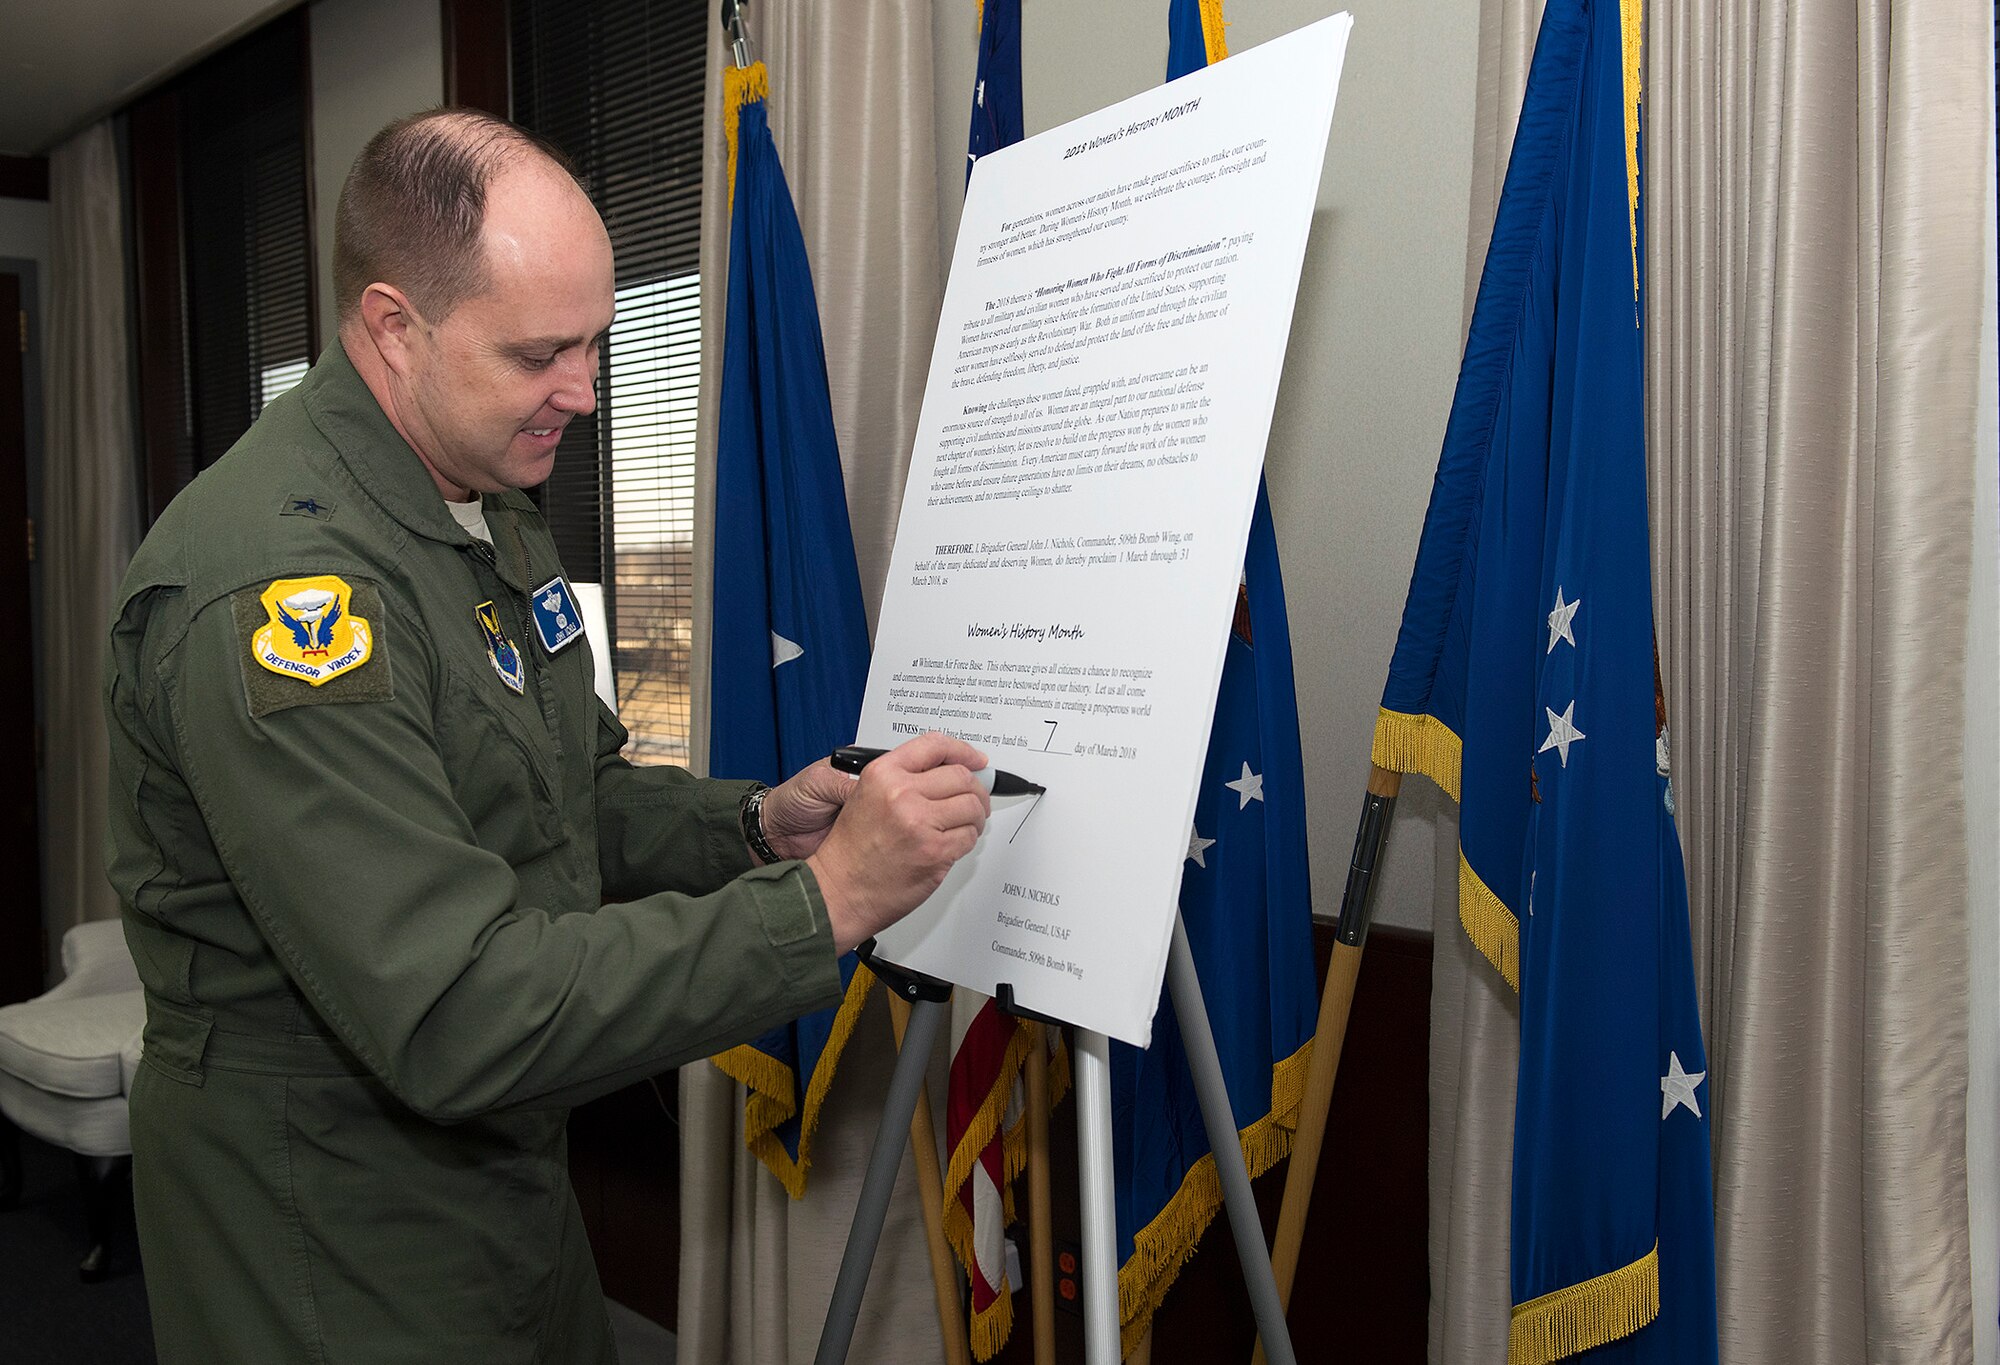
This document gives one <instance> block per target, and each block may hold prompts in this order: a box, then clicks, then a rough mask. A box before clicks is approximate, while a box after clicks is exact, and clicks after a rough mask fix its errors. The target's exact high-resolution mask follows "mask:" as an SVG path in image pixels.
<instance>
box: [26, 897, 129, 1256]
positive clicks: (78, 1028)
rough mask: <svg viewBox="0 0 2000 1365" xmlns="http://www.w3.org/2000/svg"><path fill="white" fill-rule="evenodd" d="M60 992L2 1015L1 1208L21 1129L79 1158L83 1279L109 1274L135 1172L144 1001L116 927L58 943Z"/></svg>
mask: <svg viewBox="0 0 2000 1365" xmlns="http://www.w3.org/2000/svg"><path fill="white" fill-rule="evenodd" d="M62 965H63V979H62V982H61V984H59V985H57V986H56V987H54V988H53V989H51V990H49V991H47V992H46V993H44V994H42V995H38V996H36V997H35V998H34V999H33V1000H24V1001H22V1002H21V1003H20V1004H18V1005H7V1006H5V1007H0V1209H6V1208H12V1207H13V1206H14V1205H15V1204H16V1203H18V1202H19V1200H20V1194H21V1150H20V1135H19V1134H20V1131H26V1132H28V1133H30V1134H32V1135H34V1136H35V1137H37V1138H40V1139H41V1140H42V1141H44V1142H47V1143H50V1144H52V1145H54V1146H57V1147H65V1148H67V1149H69V1150H70V1151H71V1152H73V1153H75V1154H76V1169H77V1178H78V1180H79V1181H80V1182H81V1184H82V1186H83V1196H84V1214H85V1219H86V1221H87V1223H88V1230H89V1233H90V1250H89V1252H88V1253H87V1254H86V1255H85V1256H84V1258H83V1261H82V1263H81V1264H80V1265H79V1266H78V1268H77V1273H78V1274H79V1275H81V1276H82V1278H83V1279H84V1280H86V1281H95V1280H101V1279H103V1278H105V1276H106V1275H107V1274H109V1273H110V1264H109V1253H108V1251H107V1249H106V1239H107V1237H108V1236H109V1234H110V1230H111V1226H112V1222H113V1218H114V1215H115V1214H116V1212H117V1210H119V1209H120V1208H121V1207H122V1204H123V1193H124V1190H125V1189H126V1188H127V1187H128V1186H129V1182H130V1180H131V1173H132V1136H131V1124H130V1121H129V1119H128V1117H127V1112H126V1098H125V1097H126V1096H127V1095H128V1094H129V1093H130V1091H131V1077H132V1069H133V1067H134V1066H135V1065H136V1063H137V1060H138V1055H139V1043H140V1038H141V1035H142V1034H143V1033H144V1032H145V1027H146V996H145V992H144V991H142V990H141V989H140V988H139V974H138V972H137V970H136V969H135V968H134V967H133V965H132V954H131V952H130V951H129V950H128V949H127V948H126V946H125V930H124V926H123V925H121V924H120V923H118V922H117V921H116V920H108V921H101V922H96V923H91V924H79V925H77V926H76V927H75V928H73V929H71V930H70V931H69V932H68V933H66V934H64V935H63V943H62Z"/></svg>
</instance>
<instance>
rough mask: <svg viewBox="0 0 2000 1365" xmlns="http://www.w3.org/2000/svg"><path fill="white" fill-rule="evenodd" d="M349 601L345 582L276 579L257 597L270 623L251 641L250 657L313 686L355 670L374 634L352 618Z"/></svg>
mask: <svg viewBox="0 0 2000 1365" xmlns="http://www.w3.org/2000/svg"><path fill="white" fill-rule="evenodd" d="M352 598H353V591H352V589H350V588H349V587H348V586H347V581H346V580H345V579H342V578H336V577H334V576H333V575H332V574H320V575H318V576H316V577H313V578H281V579H279V580H278V581H277V582H275V583H273V584H272V585H271V586H270V587H268V588H266V589H264V591H263V593H262V594H261V595H260V596H259V598H258V600H259V601H260V602H262V603H263V604H264V610H265V611H266V612H267V613H268V614H269V616H270V621H269V624H267V625H265V626H263V627H262V628H261V629H259V630H258V631H257V633H256V634H255V635H254V636H252V637H251V640H250V653H251V656H252V657H253V658H255V659H256V660H257V662H258V663H259V664H261V665H262V666H263V667H265V668H267V669H269V670H270V671H271V672H273V673H276V674H277V675H278V676H280V677H284V678H295V679H297V680H298V681H300V682H304V683H309V684H311V685H312V686H314V687H318V686H320V685H321V684H322V683H326V682H330V681H332V680H333V679H335V678H337V677H339V676H340V675H341V674H343V673H348V672H352V671H353V670H354V669H357V668H359V667H361V665H363V664H365V663H367V662H368V659H369V656H370V655H371V654H373V653H374V649H375V643H374V634H373V632H372V631H371V630H370V629H369V623H368V621H367V620H366V619H365V618H363V617H359V616H356V615H354V613H353V610H352V606H353V603H352Z"/></svg>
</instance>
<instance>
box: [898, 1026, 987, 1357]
mask: <svg viewBox="0 0 2000 1365" xmlns="http://www.w3.org/2000/svg"><path fill="white" fill-rule="evenodd" d="M887 994H888V997H889V1022H890V1024H891V1025H892V1026H893V1027H894V1028H895V1030H896V1048H897V1050H898V1051H901V1050H902V1046H903V1034H904V1033H905V1032H907V1031H908V1029H909V1027H910V1006H909V1003H908V1002H907V1001H905V1000H904V999H903V998H902V997H901V996H899V995H897V994H896V993H895V992H894V991H888V992H887ZM910 1151H911V1153H912V1154H913V1155H914V1156H915V1157H916V1164H917V1197H918V1199H919V1200H920V1201H921V1202H922V1204H923V1208H924V1240H925V1242H926V1243H927V1244H928V1245H929V1248H930V1255H931V1287H932V1289H933V1290H935V1291H936V1293H937V1314H938V1330H939V1332H940V1333H941V1334H942V1335H943V1337H944V1358H945V1360H946V1361H947V1362H949V1363H950V1365H972V1345H971V1342H970V1341H969V1340H968V1339H967V1336H966V1326H965V1305H964V1304H963V1303H962V1302H960V1300H959V1296H958V1266H957V1264H956V1263H955V1262H954V1261H953V1260H952V1258H951V1247H950V1246H949V1245H947V1244H946V1242H945V1240H944V1173H943V1171H941V1170H940V1169H939V1168H938V1153H937V1130H936V1128H935V1127H934V1126H933V1125H932V1123H931V1098H930V1087H929V1086H925V1087H924V1088H923V1089H922V1090H919V1091H918V1092H917V1110H916V1113H914V1114H912V1115H911V1116H910Z"/></svg>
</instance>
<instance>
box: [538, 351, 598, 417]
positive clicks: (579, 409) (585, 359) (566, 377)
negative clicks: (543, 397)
mask: <svg viewBox="0 0 2000 1365" xmlns="http://www.w3.org/2000/svg"><path fill="white" fill-rule="evenodd" d="M556 363H557V365H558V366H560V367H561V368H560V370H559V372H558V374H557V377H556V379H557V382H556V391H555V392H554V393H552V394H550V395H549V406H550V407H552V408H558V409H560V410H561V411H563V412H568V413H574V414H576V415H577V416H579V417H588V416H589V415H590V414H591V413H593V412H595V411H596V410H597V350H596V348H595V347H592V348H591V349H589V350H587V351H578V352H576V353H574V354H569V355H565V356H563V357H562V358H561V359H560V360H558V361H557V362H556Z"/></svg>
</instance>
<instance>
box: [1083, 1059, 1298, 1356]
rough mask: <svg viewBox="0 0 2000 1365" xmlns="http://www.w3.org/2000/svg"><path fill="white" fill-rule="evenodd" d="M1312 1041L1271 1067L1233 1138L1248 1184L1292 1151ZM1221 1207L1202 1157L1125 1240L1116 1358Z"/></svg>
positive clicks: (1137, 1334)
mask: <svg viewBox="0 0 2000 1365" xmlns="http://www.w3.org/2000/svg"><path fill="white" fill-rule="evenodd" d="M1312 1047H1313V1045H1312V1039H1310V1038H1308V1039H1307V1040H1306V1041H1305V1043H1304V1044H1303V1045H1301V1046H1300V1048H1299V1050H1298V1051H1297V1052H1294V1053H1293V1054H1292V1055H1291V1056H1289V1057H1286V1058H1285V1059H1284V1060H1282V1061H1279V1062H1277V1063H1274V1064H1273V1065H1272V1067H1271V1109H1270V1112H1269V1113H1267V1114H1265V1115H1264V1117H1262V1118H1260V1119H1258V1120H1257V1121H1256V1122H1254V1123H1252V1124H1250V1125H1249V1126H1248V1127H1247V1128H1244V1129H1243V1130H1242V1131H1241V1132H1239V1133H1238V1134H1237V1138H1238V1140H1239V1141H1240V1142H1241V1144H1242V1147H1243V1164H1244V1165H1245V1166H1247V1167H1248V1168H1249V1170H1250V1178H1251V1179H1252V1180H1255V1179H1256V1178H1257V1177H1258V1176H1260V1175H1262V1174H1264V1172H1266V1171H1268V1170H1270V1169H1271V1167H1273V1166H1275V1165H1277V1164H1278V1162H1279V1161H1281V1160H1283V1159H1284V1158H1285V1156H1286V1155H1287V1154H1289V1153H1290V1152H1291V1150H1292V1134H1293V1133H1295V1132H1296V1131H1297V1130H1298V1126H1299V1107H1300V1106H1301V1105H1302V1104H1304V1103H1305V1097H1306V1072H1307V1070H1308V1069H1310V1067H1311V1065H1312ZM1221 1207H1222V1176H1221V1174H1220V1173H1219V1172H1218V1171H1217V1170H1216V1169H1215V1154H1214V1153H1213V1152H1208V1153H1204V1154H1203V1156H1202V1158H1201V1160H1199V1161H1197V1162H1195V1163H1194V1165H1192V1166H1190V1167H1189V1168H1188V1173H1187V1174H1186V1175H1185V1176H1183V1177H1182V1178H1181V1187H1180V1188H1179V1189H1178V1190H1175V1191H1174V1197H1173V1198H1172V1199H1169V1200H1168V1201H1167V1205H1166V1207H1165V1208H1163V1209H1161V1210H1160V1211H1159V1213H1158V1214H1156V1215H1154V1217H1153V1221H1152V1222H1150V1223H1148V1224H1146V1226H1145V1227H1143V1228H1140V1229H1139V1231H1138V1232H1137V1233H1136V1234H1135V1235H1134V1236H1133V1238H1132V1257H1131V1259H1130V1260H1128V1261H1126V1262H1125V1264H1124V1265H1123V1266H1120V1267H1119V1270H1118V1320H1119V1328H1118V1336H1119V1352H1120V1354H1121V1355H1128V1356H1129V1355H1130V1354H1132V1351H1133V1350H1134V1349H1135V1348H1136V1347H1137V1346H1138V1344H1139V1340H1140V1338H1142V1337H1144V1336H1145V1335H1146V1329H1147V1328H1148V1327H1150V1326H1151V1325H1152V1322H1153V1314H1154V1313H1155V1312H1157V1311H1159V1307H1160V1303H1161V1301H1162V1300H1164V1299H1165V1298H1166V1296H1167V1291H1168V1290H1169V1289H1171V1288H1172V1287H1173V1283H1174V1280H1175V1279H1176V1278H1177V1277H1178V1276H1179V1275H1180V1271H1181V1267H1182V1266H1184V1265H1186V1264H1187V1262H1188V1258H1189V1257H1191V1256H1193V1255H1194V1250H1195V1247H1196V1246H1197V1245H1199V1244H1200V1242H1201V1235H1202V1233H1204V1232H1206V1231H1207V1230H1208V1225H1209V1224H1210V1223H1212V1222H1214V1221H1215V1214H1216V1210H1218V1209H1220V1208H1221Z"/></svg>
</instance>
